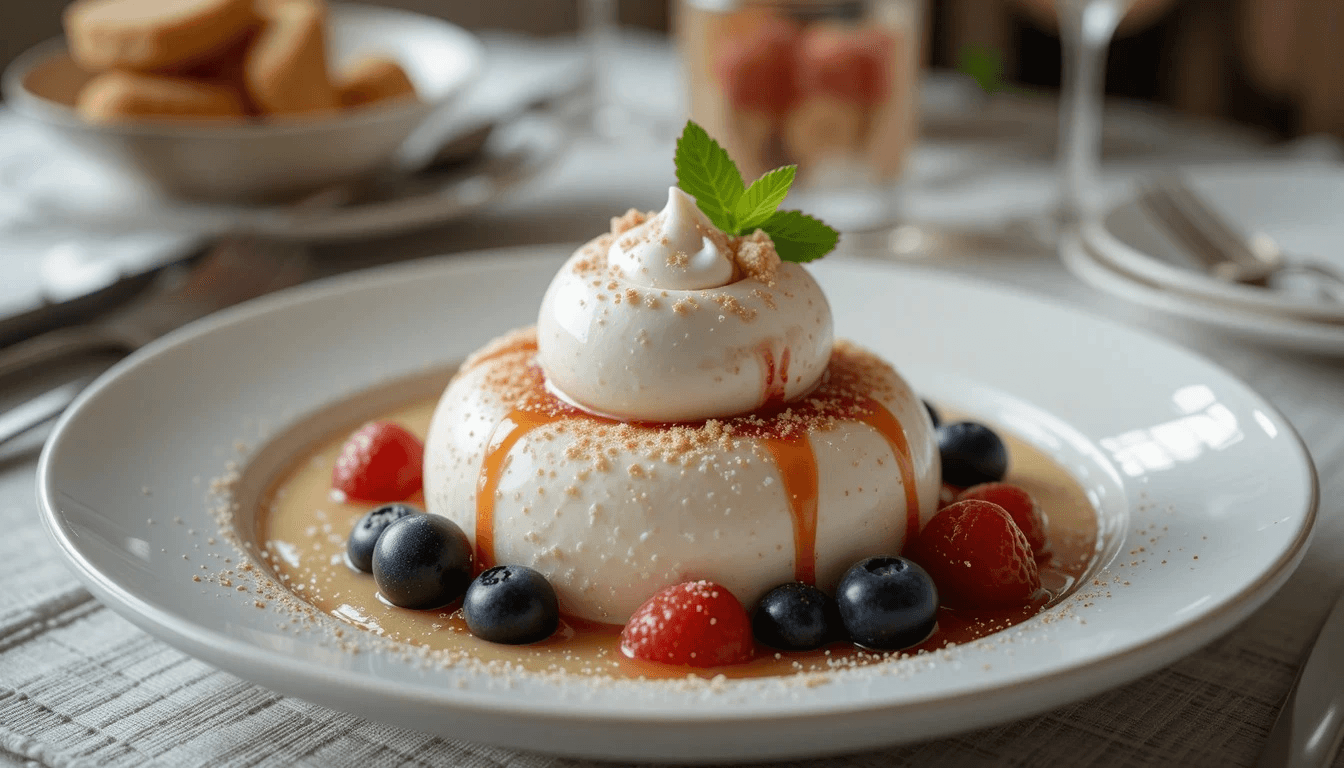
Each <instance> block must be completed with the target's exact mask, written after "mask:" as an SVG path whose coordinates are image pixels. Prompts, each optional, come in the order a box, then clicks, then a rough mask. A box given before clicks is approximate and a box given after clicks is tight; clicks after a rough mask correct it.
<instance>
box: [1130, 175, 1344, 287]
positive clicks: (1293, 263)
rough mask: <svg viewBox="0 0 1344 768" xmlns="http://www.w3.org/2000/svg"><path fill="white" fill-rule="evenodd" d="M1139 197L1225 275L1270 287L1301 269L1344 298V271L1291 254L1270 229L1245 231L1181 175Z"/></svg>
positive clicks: (1144, 189)
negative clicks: (1282, 246) (1221, 212)
mask: <svg viewBox="0 0 1344 768" xmlns="http://www.w3.org/2000/svg"><path fill="white" fill-rule="evenodd" d="M1137 202H1138V204H1139V205H1140V206H1141V207H1142V208H1143V209H1144V210H1145V211H1147V212H1148V213H1149V215H1151V216H1152V217H1153V218H1154V219H1155V220H1156V221H1157V223H1159V224H1160V225H1162V227H1163V228H1164V229H1165V230H1166V231H1167V232H1168V233H1170V234H1172V235H1174V236H1175V237H1177V238H1178V239H1179V240H1180V241H1181V242H1182V244H1184V245H1185V247H1186V249H1187V250H1188V251H1189V253H1190V254H1191V255H1192V256H1194V257H1195V258H1197V259H1199V260H1200V261H1201V262H1202V263H1203V264H1204V266H1205V267H1206V268H1207V269H1208V270H1209V273H1210V274H1212V275H1213V276H1214V277H1215V278H1217V279H1219V280H1224V281H1226V282H1231V283H1242V284H1245V285H1255V286H1261V287H1269V286H1270V284H1271V281H1272V280H1273V278H1275V277H1277V276H1281V275H1287V274H1291V273H1297V274H1302V275H1308V276H1310V277H1311V278H1313V279H1314V281H1315V287H1316V289H1317V290H1318V291H1319V292H1320V293H1321V294H1322V295H1323V296H1324V297H1326V298H1328V299H1330V300H1333V301H1341V300H1344V275H1341V274H1340V273H1339V272H1338V271H1336V270H1334V269H1333V268H1331V267H1329V266H1327V265H1325V264H1321V263H1319V262H1315V261H1310V260H1305V259H1300V258H1290V257H1289V256H1288V255H1287V254H1285V253H1284V252H1283V250H1282V249H1281V248H1280V247H1279V245H1278V243H1276V242H1275V241H1274V239H1273V238H1272V237H1270V236H1269V235H1268V234H1267V233H1265V232H1256V233H1253V234H1252V235H1251V236H1249V237H1247V236H1245V235H1243V234H1242V233H1241V232H1239V231H1238V230H1237V229H1236V228H1235V227H1234V226H1232V224H1230V223H1229V222H1228V221H1227V219H1225V218H1224V217H1223V216H1222V215H1221V214H1220V213H1218V212H1217V211H1216V210H1214V209H1213V207H1212V206H1210V205H1209V204H1208V203H1206V202H1205V201H1204V199H1203V198H1202V197H1201V196H1200V195H1199V194H1198V193H1197V192H1195V190H1193V189H1192V188H1191V187H1190V186H1189V185H1188V184H1187V183H1186V182H1185V179H1184V178H1183V177H1182V176H1180V175H1178V174H1169V175H1165V176H1160V177H1158V178H1156V179H1153V180H1152V181H1150V182H1148V183H1145V184H1143V185H1142V186H1141V187H1140V189H1139V195H1138V200H1137Z"/></svg>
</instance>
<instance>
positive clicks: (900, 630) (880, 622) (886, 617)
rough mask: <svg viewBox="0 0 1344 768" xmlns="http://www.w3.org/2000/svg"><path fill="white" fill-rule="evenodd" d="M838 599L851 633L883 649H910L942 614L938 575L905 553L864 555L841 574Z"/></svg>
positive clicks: (861, 642)
mask: <svg viewBox="0 0 1344 768" xmlns="http://www.w3.org/2000/svg"><path fill="white" fill-rule="evenodd" d="M835 602H836V605H837V607H838V608H839V609H840V619H841V621H843V622H844V624H845V631H847V632H849V638H850V639H851V640H853V641H854V642H855V643H857V644H858V645H862V646H864V647H866V648H875V649H878V650H887V651H890V650H896V649H899V648H909V647H910V646H912V645H914V644H915V643H918V642H919V641H921V640H923V639H924V638H925V637H928V635H929V632H931V631H933V625H934V622H936V621H937V619H938V590H937V588H935V587H934V586H933V579H931V578H929V574H927V573H925V572H924V569H923V568H920V567H919V566H918V565H915V564H914V563H912V562H910V561H909V560H906V559H905V558H904V557H895V556H890V555H886V556H879V557H870V558H868V559H867V560H860V561H859V562H858V563H856V564H855V565H854V566H853V567H852V568H850V569H849V570H848V571H845V575H844V576H842V577H841V578H840V586H839V588H838V589H837V590H836V593H835Z"/></svg>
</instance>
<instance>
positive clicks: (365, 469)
mask: <svg viewBox="0 0 1344 768" xmlns="http://www.w3.org/2000/svg"><path fill="white" fill-rule="evenodd" d="M424 456H425V448H424V446H422V445H421V444H420V441H419V440H417V439H416V437H415V435H412V434H411V433H410V432H407V431H406V430H405V429H403V428H402V427H400V426H398V425H397V424H393V423H392V422H390V421H371V422H369V423H368V424H365V425H364V426H362V427H360V428H359V429H358V430H357V431H356V432H355V433H354V434H353V435H351V436H350V438H349V439H348V440H346V441H345V445H343V446H341V455H340V456H338V457H337V458H336V466H335V467H333V468H332V470H331V485H332V487H333V488H335V489H336V490H338V491H340V492H342V493H344V494H345V497H346V498H347V499H350V500H351V501H402V500H403V499H408V498H410V497H411V496H413V495H415V492H416V491H418V490H420V486H421V476H420V475H421V472H422V471H423V467H422V465H423V464H424Z"/></svg>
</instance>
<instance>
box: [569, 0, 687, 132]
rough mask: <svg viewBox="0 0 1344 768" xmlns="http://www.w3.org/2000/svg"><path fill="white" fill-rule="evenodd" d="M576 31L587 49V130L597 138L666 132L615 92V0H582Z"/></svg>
mask: <svg viewBox="0 0 1344 768" xmlns="http://www.w3.org/2000/svg"><path fill="white" fill-rule="evenodd" d="M579 24H580V34H581V36H582V37H583V38H584V42H585V44H586V47H587V49H588V71H589V87H590V88H591V95H590V99H591V111H590V112H589V116H588V124H587V126H586V127H587V130H588V133H589V134H590V135H591V136H592V137H594V138H597V139H599V140H601V141H621V140H627V139H632V138H635V139H645V138H658V137H661V136H662V134H669V135H671V134H670V132H671V130H672V128H671V127H670V124H665V121H662V120H660V119H658V118H657V117H655V116H654V115H652V114H649V113H648V112H647V111H645V110H642V109H639V108H637V107H633V106H631V105H630V104H626V103H623V102H622V101H621V99H620V97H619V96H618V95H617V93H616V85H615V82H614V78H613V77H612V70H613V68H614V67H615V66H616V47H617V43H618V33H619V30H620V2H619V0H582V2H581V5H580V8H579Z"/></svg>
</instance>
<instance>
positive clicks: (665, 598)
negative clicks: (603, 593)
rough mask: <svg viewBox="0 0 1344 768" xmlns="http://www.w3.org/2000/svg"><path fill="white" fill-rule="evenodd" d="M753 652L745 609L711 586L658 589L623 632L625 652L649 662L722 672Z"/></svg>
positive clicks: (721, 589) (691, 584) (697, 583)
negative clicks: (714, 668) (717, 669)
mask: <svg viewBox="0 0 1344 768" xmlns="http://www.w3.org/2000/svg"><path fill="white" fill-rule="evenodd" d="M752 650H753V648H752V639H751V619H749V618H748V617H747V612H746V610H745V609H744V608H743V607H742V604H741V603H739V602H738V601H737V598H736V597H733V593H731V592H729V591H728V590H727V589H726V588H724V587H721V586H719V585H718V584H715V583H714V582H711V581H688V582H686V583H684V584H674V585H672V586H670V587H665V588H663V589H661V590H659V591H658V592H657V594H655V595H654V596H653V597H650V598H649V599H648V600H647V601H645V602H644V604H643V605H641V606H640V607H639V609H638V610H636V611H635V613H634V615H632V616H631V617H630V621H629V622H628V623H627V624H626V625H625V629H623V630H621V651H622V652H623V653H624V654H625V655H626V656H629V657H631V658H635V659H643V660H644V661H658V662H662V663H664V664H680V665H684V666H691V667H718V666H722V665H724V664H740V663H742V662H744V661H747V660H749V659H750V658H751V654H752Z"/></svg>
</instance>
